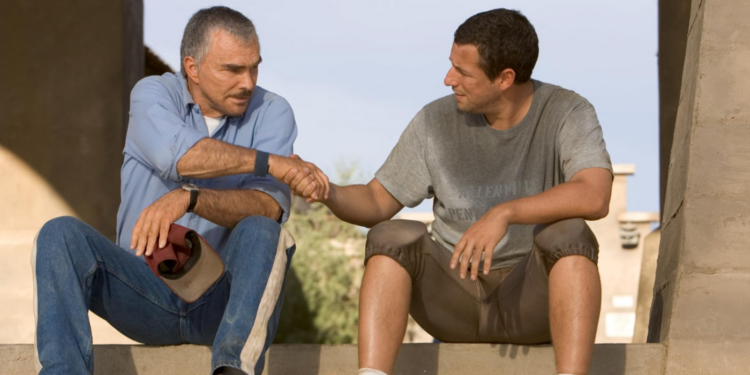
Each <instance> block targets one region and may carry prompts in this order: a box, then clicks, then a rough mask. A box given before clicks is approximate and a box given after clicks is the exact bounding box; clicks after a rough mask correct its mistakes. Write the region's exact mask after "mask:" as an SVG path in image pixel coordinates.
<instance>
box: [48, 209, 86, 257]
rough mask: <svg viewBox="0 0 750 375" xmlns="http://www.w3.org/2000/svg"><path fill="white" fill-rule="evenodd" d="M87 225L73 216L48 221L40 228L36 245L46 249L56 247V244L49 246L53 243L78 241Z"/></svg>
mask: <svg viewBox="0 0 750 375" xmlns="http://www.w3.org/2000/svg"><path fill="white" fill-rule="evenodd" d="M85 225H86V224H84V223H83V222H82V221H81V220H78V219H76V218H74V217H71V216H61V217H57V218H54V219H52V220H50V221H48V222H46V223H45V224H44V225H43V226H42V229H40V230H39V233H38V234H37V236H36V245H37V246H38V247H39V250H42V249H45V250H46V249H51V248H55V246H49V245H52V244H58V243H70V242H73V241H76V240H77V238H78V237H79V235H80V234H81V232H82V231H83V228H84V227H85Z"/></svg>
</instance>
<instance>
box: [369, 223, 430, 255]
mask: <svg viewBox="0 0 750 375" xmlns="http://www.w3.org/2000/svg"><path fill="white" fill-rule="evenodd" d="M426 235H428V233H427V226H426V225H425V224H424V223H422V222H419V221H413V220H387V221H384V222H382V223H380V224H378V225H375V226H374V227H372V229H370V231H369V232H368V233H367V246H368V247H370V246H377V247H389V248H394V247H395V248H401V247H407V246H410V245H413V244H414V243H416V242H417V241H421V240H422V238H423V237H424V236H426Z"/></svg>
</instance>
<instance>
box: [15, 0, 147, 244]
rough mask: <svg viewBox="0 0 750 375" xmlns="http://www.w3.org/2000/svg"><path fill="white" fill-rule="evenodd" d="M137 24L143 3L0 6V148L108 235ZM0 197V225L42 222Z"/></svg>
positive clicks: (138, 60) (47, 0) (138, 44)
mask: <svg viewBox="0 0 750 375" xmlns="http://www.w3.org/2000/svg"><path fill="white" fill-rule="evenodd" d="M142 21H143V4H142V1H141V0H120V1H98V0H82V1H76V2H66V1H54V0H40V1H33V2H30V1H21V0H10V1H2V2H0V51H3V52H2V69H0V82H2V83H3V89H2V90H0V103H3V106H4V110H3V111H0V134H1V135H2V136H0V148H2V149H4V150H7V152H10V153H11V154H13V155H15V156H16V157H17V158H18V159H20V160H21V161H23V163H25V165H26V166H28V167H29V168H30V169H31V170H33V171H35V172H36V174H38V175H39V176H40V177H41V178H43V179H44V180H45V181H46V182H47V184H48V185H49V186H50V187H51V188H52V190H53V191H54V192H55V193H56V194H57V195H58V196H59V197H60V199H62V201H64V202H65V203H66V204H67V205H68V206H69V207H70V208H71V209H72V211H73V212H74V213H75V214H76V215H77V216H78V217H80V218H81V219H83V220H84V221H86V222H88V223H90V224H91V225H93V226H94V227H95V228H96V229H98V230H99V231H101V232H102V233H104V234H105V235H107V236H109V237H111V238H114V234H115V219H116V214H117V207H118V205H119V196H120V194H119V189H120V177H119V172H120V166H121V165H122V154H121V153H122V147H123V145H124V135H125V130H126V126H127V123H126V120H127V110H128V108H127V107H128V100H129V99H128V98H129V94H130V90H131V89H132V87H133V85H134V84H135V82H136V81H137V80H138V79H140V78H141V77H142V76H143V61H144V56H143V52H144V47H143V27H142V24H143V22H142ZM19 173H21V172H19ZM19 177H20V176H16V175H11V176H7V175H6V176H4V178H6V179H7V178H10V179H17V178H19ZM4 195H5V197H6V199H3V200H0V212H3V215H2V216H1V217H0V229H9V228H13V229H15V228H19V227H29V226H33V227H37V226H39V222H38V218H37V217H34V218H28V217H27V216H26V215H27V214H26V210H25V205H26V204H27V203H28V202H22V203H23V204H22V205H18V204H17V203H18V200H17V198H15V197H14V196H12V195H9V194H4ZM7 198H10V199H7ZM40 198H41V199H47V198H46V197H40ZM54 213H56V212H54ZM51 214H52V213H51ZM48 216H52V215H48Z"/></svg>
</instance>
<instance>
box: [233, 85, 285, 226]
mask: <svg viewBox="0 0 750 375" xmlns="http://www.w3.org/2000/svg"><path fill="white" fill-rule="evenodd" d="M296 138H297V123H296V122H295V120H294V113H293V112H292V107H291V106H290V105H289V103H288V102H287V101H286V100H285V99H284V98H282V97H278V96H277V97H275V98H274V99H272V100H271V101H270V103H269V105H268V107H266V110H265V112H264V113H263V114H262V115H261V116H259V118H258V125H257V126H256V127H255V134H254V136H253V144H252V145H249V147H251V148H254V149H256V150H260V151H265V152H268V153H271V154H276V155H282V156H289V155H291V154H292V152H293V151H294V150H293V145H294V140H295V139H296ZM240 185H241V188H242V189H252V190H258V191H262V192H264V193H266V194H268V195H269V196H271V197H272V198H273V199H274V200H276V202H277V203H278V204H279V207H281V209H282V211H283V214H282V216H281V223H282V224H283V223H284V222H286V221H287V219H289V212H290V211H291V206H292V199H291V192H290V190H289V187H288V186H287V185H285V184H283V183H281V182H279V181H278V180H276V179H275V178H273V177H271V176H270V175H269V176H266V177H256V176H255V175H254V174H249V175H245V176H244V177H243V178H242V181H241V183H240Z"/></svg>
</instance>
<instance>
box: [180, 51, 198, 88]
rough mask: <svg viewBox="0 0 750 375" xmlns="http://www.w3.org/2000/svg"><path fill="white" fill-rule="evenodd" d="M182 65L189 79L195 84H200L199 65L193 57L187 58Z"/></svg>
mask: <svg viewBox="0 0 750 375" xmlns="http://www.w3.org/2000/svg"><path fill="white" fill-rule="evenodd" d="M182 65H183V66H184V67H185V73H187V76H188V78H190V79H191V80H192V81H193V82H195V83H198V64H197V63H196V61H195V59H194V58H193V57H192V56H185V58H184V59H183V60H182Z"/></svg>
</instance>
